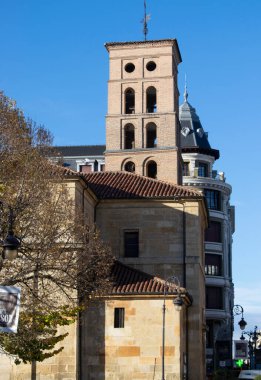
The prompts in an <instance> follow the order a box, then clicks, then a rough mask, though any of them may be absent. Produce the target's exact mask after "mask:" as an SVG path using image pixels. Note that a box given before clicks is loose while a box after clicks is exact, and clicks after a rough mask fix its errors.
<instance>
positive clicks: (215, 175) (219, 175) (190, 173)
mask: <svg viewBox="0 0 261 380" xmlns="http://www.w3.org/2000/svg"><path fill="white" fill-rule="evenodd" d="M209 174H210V175H200V173H199V170H198V168H195V169H194V170H184V171H183V176H184V177H194V178H197V177H200V178H211V179H215V180H217V181H222V182H226V178H225V173H224V172H218V171H217V170H212V172H211V173H209Z"/></svg>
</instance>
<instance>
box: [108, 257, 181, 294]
mask: <svg viewBox="0 0 261 380" xmlns="http://www.w3.org/2000/svg"><path fill="white" fill-rule="evenodd" d="M111 278H112V289H111V294H112V295H122V294H125V295H131V294H133V295H134V294H135V295H138V294H140V295H142V294H143V295H145V294H161V295H163V294H164V287H165V280H162V279H161V278H158V277H154V276H152V275H150V274H148V273H145V272H142V271H140V270H137V269H134V268H131V267H129V266H127V265H124V264H122V263H121V262H119V261H116V262H115V264H114V265H113V269H112V275H111ZM180 291H181V293H183V294H184V293H186V290H185V289H184V288H180ZM166 294H177V285H175V284H173V283H171V282H167V283H166Z"/></svg>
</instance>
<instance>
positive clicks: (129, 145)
mask: <svg viewBox="0 0 261 380" xmlns="http://www.w3.org/2000/svg"><path fill="white" fill-rule="evenodd" d="M134 147H135V134H134V125H133V124H127V125H125V128H124V149H133V148H134Z"/></svg>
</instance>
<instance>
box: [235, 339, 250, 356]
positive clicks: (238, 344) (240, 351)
mask: <svg viewBox="0 0 261 380" xmlns="http://www.w3.org/2000/svg"><path fill="white" fill-rule="evenodd" d="M234 352H235V359H247V354H248V342H247V341H246V342H245V341H244V340H234Z"/></svg>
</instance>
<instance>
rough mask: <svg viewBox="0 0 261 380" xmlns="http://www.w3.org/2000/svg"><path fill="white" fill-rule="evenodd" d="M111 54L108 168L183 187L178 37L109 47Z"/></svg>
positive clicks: (107, 119)
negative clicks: (178, 83) (178, 85)
mask: <svg viewBox="0 0 261 380" xmlns="http://www.w3.org/2000/svg"><path fill="white" fill-rule="evenodd" d="M105 47H106V49H107V51H108V52H109V60H110V74H109V82H108V113H107V116H106V151H105V166H106V170H109V171H118V170H126V171H131V172H135V173H137V174H140V175H145V176H148V177H152V178H157V179H160V180H165V181H170V182H172V183H175V184H181V182H182V180H181V175H182V174H181V173H182V158H181V153H180V128H179V115H178V112H179V105H178V98H179V91H178V87H177V73H178V64H179V63H180V62H181V56H180V52H179V47H178V44H177V41H176V40H175V39H166V40H157V41H138V42H112V43H107V44H105Z"/></svg>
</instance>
